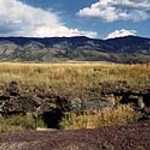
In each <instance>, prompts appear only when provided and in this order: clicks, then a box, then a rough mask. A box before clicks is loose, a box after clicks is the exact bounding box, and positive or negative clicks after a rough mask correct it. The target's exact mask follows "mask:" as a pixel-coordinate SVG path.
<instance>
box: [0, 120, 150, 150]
mask: <svg viewBox="0 0 150 150" xmlns="http://www.w3.org/2000/svg"><path fill="white" fill-rule="evenodd" d="M149 149H150V121H141V122H139V123H134V124H130V125H127V126H120V127H104V128H100V129H94V130H85V129H82V130H76V131H41V132H39V131H38V132H33V131H26V132H21V133H9V134H1V135H0V150H149Z"/></svg>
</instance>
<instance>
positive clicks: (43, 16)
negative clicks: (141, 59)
mask: <svg viewBox="0 0 150 150" xmlns="http://www.w3.org/2000/svg"><path fill="white" fill-rule="evenodd" d="M128 35H137V36H142V37H150V0H0V36H4V37H5V36H30V37H31V36H32V37H54V36H55V37H56V36H57V37H62V36H65V37H70V36H87V37H91V38H99V39H108V38H115V37H123V36H128Z"/></svg>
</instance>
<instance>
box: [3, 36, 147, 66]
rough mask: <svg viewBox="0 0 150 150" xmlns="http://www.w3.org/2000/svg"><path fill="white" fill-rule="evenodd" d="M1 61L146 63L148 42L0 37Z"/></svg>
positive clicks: (129, 37) (137, 38) (140, 39)
mask: <svg viewBox="0 0 150 150" xmlns="http://www.w3.org/2000/svg"><path fill="white" fill-rule="evenodd" d="M0 60H1V61H34V62H35V61H38V62H51V61H61V60H87V61H90V60H91V61H110V62H118V63H147V62H149V61H150V39H148V38H141V37H135V36H128V37H124V38H116V39H108V40H100V39H90V38H87V37H82V36H81V37H69V38H66V37H53V38H31V37H0Z"/></svg>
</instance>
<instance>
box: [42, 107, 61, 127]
mask: <svg viewBox="0 0 150 150" xmlns="http://www.w3.org/2000/svg"><path fill="white" fill-rule="evenodd" d="M63 116H64V112H63V111H62V110H61V109H58V108H56V109H54V110H52V111H49V112H44V113H43V114H42V119H43V121H44V123H45V124H46V126H47V128H54V129H59V128H60V126H59V124H60V122H61V120H62V118H63Z"/></svg>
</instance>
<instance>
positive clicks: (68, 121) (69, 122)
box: [60, 105, 140, 129]
mask: <svg viewBox="0 0 150 150" xmlns="http://www.w3.org/2000/svg"><path fill="white" fill-rule="evenodd" d="M139 116H140V114H138V113H137V112H135V111H134V110H133V109H132V107H130V106H129V105H120V106H117V107H116V108H104V109H103V110H102V111H100V112H97V113H96V114H91V113H90V112H84V113H83V114H75V113H67V114H66V115H65V117H64V118H63V120H62V122H61V123H60V126H61V127H62V128H64V129H80V128H99V127H103V126H110V125H123V124H127V123H130V122H134V121H136V120H137V119H138V118H139Z"/></svg>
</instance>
